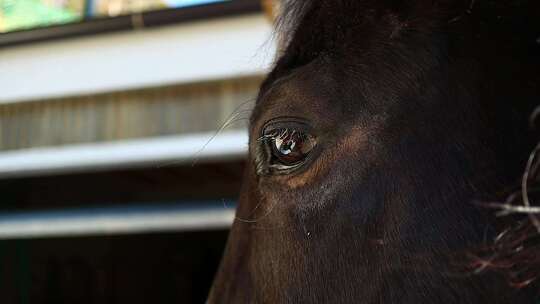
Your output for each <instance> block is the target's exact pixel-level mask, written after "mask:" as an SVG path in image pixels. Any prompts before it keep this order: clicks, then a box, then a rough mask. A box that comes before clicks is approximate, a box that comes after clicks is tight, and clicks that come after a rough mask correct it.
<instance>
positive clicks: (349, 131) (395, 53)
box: [209, 0, 540, 304]
mask: <svg viewBox="0 0 540 304" xmlns="http://www.w3.org/2000/svg"><path fill="white" fill-rule="evenodd" d="M283 7H284V12H283V14H282V16H283V17H282V19H281V21H280V23H279V26H278V29H279V31H280V37H281V39H280V41H282V42H283V43H284V49H283V54H282V55H281V57H280V58H279V60H278V61H277V63H276V65H275V67H274V69H273V71H272V72H271V73H270V75H269V76H268V78H267V80H266V81H265V83H264V84H263V85H262V87H261V91H260V94H259V98H258V101H257V105H256V108H255V110H254V113H253V115H252V117H251V124H250V138H251V140H250V157H249V161H248V167H247V170H246V172H245V182H244V187H243V191H242V194H241V198H240V204H239V208H238V212H237V217H238V218H239V220H237V221H236V222H235V223H234V225H233V228H232V230H231V234H230V237H229V241H228V245H227V249H226V252H225V255H224V258H223V261H222V264H221V268H220V270H219V273H218V275H217V277H216V279H215V283H214V286H213V288H212V291H211V293H210V296H209V303H384V304H389V303H401V304H403V303H411V304H412V303H440V304H446V303H490V304H494V303H532V302H533V295H531V294H529V292H527V291H517V290H515V289H513V288H512V287H511V286H509V285H508V284H507V281H506V280H505V277H504V276H502V275H497V274H494V273H482V274H479V275H470V274H469V273H465V272H463V271H462V270H463V267H459V266H463V265H458V266H456V263H455V262H456V259H455V256H456V255H457V256H459V255H460V254H461V253H463V254H464V255H465V253H467V252H469V250H470V249H471V248H475V247H477V246H478V245H479V244H482V243H483V242H484V241H485V240H487V239H490V238H493V237H494V236H495V235H496V234H497V231H496V229H495V226H494V222H495V217H494V216H493V215H492V214H491V213H490V211H486V210H482V209H479V208H477V206H475V205H474V204H471V201H472V200H475V199H476V200H478V199H489V198H491V196H492V195H493V194H494V193H495V192H496V191H498V190H499V189H500V188H501V187H503V186H504V185H509V184H512V183H513V181H514V178H516V177H517V176H519V172H520V170H521V168H522V164H523V163H524V161H525V160H526V157H527V150H528V149H530V148H531V146H530V142H529V141H528V140H527V139H526V138H527V136H530V134H527V115H528V113H529V112H530V111H531V110H532V108H533V107H534V105H535V104H537V102H538V100H539V99H538V98H540V77H539V76H540V50H539V47H538V43H537V38H538V36H539V35H540V7H539V3H538V1H537V0H528V1H525V0H524V1H502V0H500V1H496V0H493V1H490V0H477V1H476V2H471V1H455V0H440V1H436V0H407V1H405V0H401V1H400V0H310V1H308V0H305V1H301V0H296V1H286V2H285V3H284V4H283ZM277 117H300V118H302V119H304V120H306V121H308V122H309V124H310V125H311V127H312V128H313V130H314V132H316V134H317V137H318V141H319V143H318V146H317V153H318V154H317V156H316V157H315V158H314V159H313V161H311V162H309V163H308V164H307V165H306V166H304V167H303V168H302V170H299V171H298V172H294V173H291V174H287V175H276V176H273V175H261V174H257V172H256V171H255V167H256V163H257V162H260V161H259V159H258V156H257V153H256V151H258V145H260V141H258V140H257V138H258V137H259V136H260V134H261V130H262V128H263V127H264V126H265V124H266V123H267V122H268V121H270V120H272V119H275V118H277ZM458 261H459V259H458ZM463 261H465V259H464V260H463ZM533 294H534V293H533Z"/></svg>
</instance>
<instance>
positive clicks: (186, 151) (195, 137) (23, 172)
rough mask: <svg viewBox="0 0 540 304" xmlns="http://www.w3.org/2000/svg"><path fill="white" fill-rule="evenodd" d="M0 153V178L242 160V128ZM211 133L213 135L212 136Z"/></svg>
mask: <svg viewBox="0 0 540 304" xmlns="http://www.w3.org/2000/svg"><path fill="white" fill-rule="evenodd" d="M215 135H216V132H209V133H198V134H189V135H178V136H164V137H153V138H148V139H136V140H123V141H115V142H104V143H91V144H80V145H71V146H55V147H45V148H32V149H24V150H12V151H4V152H0V179H1V178H11V177H26V176H36V175H51V174H58V173H73V172H86V171H95V170H103V169H114V168H128V167H129V168H133V167H141V166H154V167H162V166H171V165H181V164H184V165H185V164H188V165H191V164H192V163H193V162H207V161H224V160H231V159H243V158H244V157H245V155H246V153H247V147H248V135H247V131H245V130H233V131H224V132H222V133H221V134H219V135H218V136H215ZM214 136H215V137H214Z"/></svg>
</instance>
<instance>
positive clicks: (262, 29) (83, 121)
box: [0, 0, 275, 304]
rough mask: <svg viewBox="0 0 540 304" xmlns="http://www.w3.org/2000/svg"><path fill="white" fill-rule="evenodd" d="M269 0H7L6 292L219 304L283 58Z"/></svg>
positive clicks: (0, 109) (3, 139) (75, 299)
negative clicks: (218, 285)
mask: <svg viewBox="0 0 540 304" xmlns="http://www.w3.org/2000/svg"><path fill="white" fill-rule="evenodd" d="M274 52H275V51H274V46H273V41H272V37H271V21H269V19H268V18H267V17H266V16H265V14H264V13H263V9H262V6H261V3H260V2H259V1H256V0H223V1H222V0H213V1H209V0H168V1H158V0H156V1H154V0H151V1H149V0H141V1H137V0H86V1H85V0H65V1H64V0H63V1H52V0H23V1H18V0H17V1H10V0H4V1H0V71H2V72H1V73H0V92H2V93H1V94H0V193H1V194H2V196H1V199H0V292H1V293H2V300H1V302H2V303H6V304H10V303H17V304H19V303H20V304H26V303H55V304H58V303H111V304H112V303H130V304H134V303H204V301H205V298H206V296H207V293H208V290H209V287H210V285H211V282H212V279H213V276H214V273H215V271H216V269H217V266H218V263H219V260H220V257H221V255H222V251H223V248H224V245H225V242H226V239H227V233H228V229H229V227H230V225H231V223H232V222H233V220H234V208H235V205H236V200H237V196H238V192H239V189H240V184H241V176H242V172H243V167H244V162H245V156H246V152H247V140H248V139H247V132H246V127H247V118H248V116H249V113H250V110H251V107H252V106H253V99H254V97H255V96H256V94H257V89H258V86H259V84H260V83H261V81H262V79H263V77H264V75H265V73H266V71H267V70H268V67H269V66H270V65H271V61H272V59H273V53H274Z"/></svg>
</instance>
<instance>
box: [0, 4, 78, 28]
mask: <svg viewBox="0 0 540 304" xmlns="http://www.w3.org/2000/svg"><path fill="white" fill-rule="evenodd" d="M83 11H84V0H0V32H10V31H15V30H23V29H30V28H35V27H42V26H48V25H55V24H65V23H70V22H77V21H80V20H81V19H82V18H83Z"/></svg>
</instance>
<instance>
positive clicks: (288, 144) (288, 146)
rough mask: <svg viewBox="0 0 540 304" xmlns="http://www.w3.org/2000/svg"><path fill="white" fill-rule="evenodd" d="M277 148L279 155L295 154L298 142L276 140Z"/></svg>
mask: <svg viewBox="0 0 540 304" xmlns="http://www.w3.org/2000/svg"><path fill="white" fill-rule="evenodd" d="M276 146H277V148H278V151H279V153H281V154H283V155H289V154H291V153H292V152H293V150H294V147H295V146H296V142H295V141H294V140H291V139H289V140H283V139H279V138H278V139H276Z"/></svg>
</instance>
